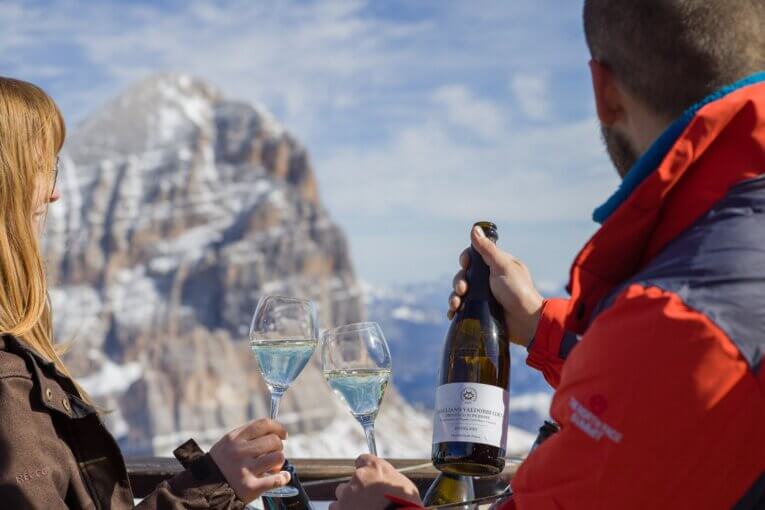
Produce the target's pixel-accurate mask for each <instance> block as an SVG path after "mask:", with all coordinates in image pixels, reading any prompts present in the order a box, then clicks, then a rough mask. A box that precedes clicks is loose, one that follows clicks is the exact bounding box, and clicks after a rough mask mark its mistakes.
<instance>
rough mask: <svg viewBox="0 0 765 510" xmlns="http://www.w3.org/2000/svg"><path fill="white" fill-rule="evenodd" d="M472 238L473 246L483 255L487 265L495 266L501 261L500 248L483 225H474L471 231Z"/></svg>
mask: <svg viewBox="0 0 765 510" xmlns="http://www.w3.org/2000/svg"><path fill="white" fill-rule="evenodd" d="M470 240H471V241H472V243H473V248H475V250H476V251H477V252H478V254H479V255H481V258H482V259H483V261H484V262H486V264H487V265H489V266H493V265H496V264H497V263H498V262H499V253H500V252H499V248H497V245H496V244H494V242H493V241H492V240H491V239H489V238H488V237H486V234H484V233H483V230H481V227H474V228H473V230H472V232H470Z"/></svg>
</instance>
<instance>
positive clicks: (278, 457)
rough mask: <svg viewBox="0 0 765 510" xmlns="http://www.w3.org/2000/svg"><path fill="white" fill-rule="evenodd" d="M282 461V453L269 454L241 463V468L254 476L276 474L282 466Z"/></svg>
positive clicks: (283, 457)
mask: <svg viewBox="0 0 765 510" xmlns="http://www.w3.org/2000/svg"><path fill="white" fill-rule="evenodd" d="M284 459H285V456H284V453H283V452H271V453H267V454H265V455H261V456H260V457H257V458H253V459H248V460H246V461H244V462H243V466H244V468H245V469H247V470H248V471H250V473H252V474H253V475H255V476H260V475H263V474H265V473H278V472H279V471H280V470H281V469H282V466H283V465H284Z"/></svg>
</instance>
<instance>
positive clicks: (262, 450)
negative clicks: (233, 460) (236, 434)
mask: <svg viewBox="0 0 765 510" xmlns="http://www.w3.org/2000/svg"><path fill="white" fill-rule="evenodd" d="M282 449H284V445H283V444H282V439H281V438H280V437H279V436H277V435H276V434H268V435H266V436H263V437H259V438H257V439H251V440H249V441H246V442H244V443H243V444H242V447H241V451H242V454H244V455H246V456H248V457H260V456H261V455H265V454H266V453H271V452H278V451H281V450H282Z"/></svg>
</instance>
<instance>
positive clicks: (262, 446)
mask: <svg viewBox="0 0 765 510" xmlns="http://www.w3.org/2000/svg"><path fill="white" fill-rule="evenodd" d="M284 439H287V431H286V430H285V429H284V427H283V426H282V424H281V423H279V422H276V421H273V420H267V419H259V420H254V421H251V422H249V423H246V424H245V425H242V426H241V427H239V428H238V429H235V430H232V431H231V432H229V433H228V434H226V435H225V436H223V437H222V438H221V439H220V441H218V442H217V443H215V445H214V446H213V447H212V448H211V449H210V457H212V459H213V461H214V462H215V464H217V465H218V468H219V469H220V471H221V473H223V476H224V477H225V478H226V481H227V482H228V484H229V485H230V486H231V488H232V489H234V493H236V496H237V497H238V498H239V499H240V500H241V501H244V502H245V503H249V502H250V501H252V500H254V499H256V498H257V497H259V496H260V495H261V494H262V493H264V492H265V491H267V490H269V489H275V488H277V487H282V486H284V485H286V484H287V483H289V481H290V474H289V473H288V472H286V471H282V472H280V471H279V470H280V469H281V467H282V465H283V464H284V453H282V449H283V447H282V440H284ZM263 475H267V476H263Z"/></svg>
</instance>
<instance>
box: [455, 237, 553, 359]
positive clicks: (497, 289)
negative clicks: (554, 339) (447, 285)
mask: <svg viewBox="0 0 765 510" xmlns="http://www.w3.org/2000/svg"><path fill="white" fill-rule="evenodd" d="M470 239H471V241H472V243H473V247H474V248H475V249H476V251H478V253H479V254H480V255H481V257H482V258H483V260H484V262H486V265H488V266H489V271H490V272H491V277H490V279H489V284H490V286H491V293H492V294H494V297H495V298H496V299H497V301H498V302H499V304H500V305H501V306H502V309H503V310H504V312H505V325H506V326H507V334H508V336H509V337H510V338H509V339H510V341H511V342H513V343H516V344H519V345H523V346H524V347H525V346H528V345H529V342H531V339H532V338H533V337H534V333H535V332H536V330H537V324H538V323H539V316H540V314H541V311H542V302H543V301H544V299H543V298H542V295H541V294H540V293H539V291H538V290H537V289H536V287H534V282H533V281H532V280H531V274H530V273H529V270H528V268H527V267H526V265H525V264H523V262H521V261H520V260H518V259H516V258H515V257H513V256H512V255H510V254H509V253H506V252H503V251H502V250H500V249H499V248H498V247H497V245H495V244H494V243H493V242H492V241H491V240H490V239H489V238H488V237H486V236H485V235H484V233H483V231H482V230H481V229H480V228H478V227H476V228H474V229H473V231H472V232H471V234H470ZM469 265H470V255H469V249H467V250H465V251H463V252H462V254H461V255H460V266H462V269H461V270H460V272H458V273H457V274H456V275H455V276H454V282H453V283H454V291H453V292H452V293H451V295H450V296H449V314H448V315H449V319H451V318H453V317H454V314H455V313H456V312H457V310H459V308H460V307H461V306H462V298H463V297H464V296H465V294H467V291H468V283H467V279H466V271H467V268H468V266H469Z"/></svg>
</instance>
